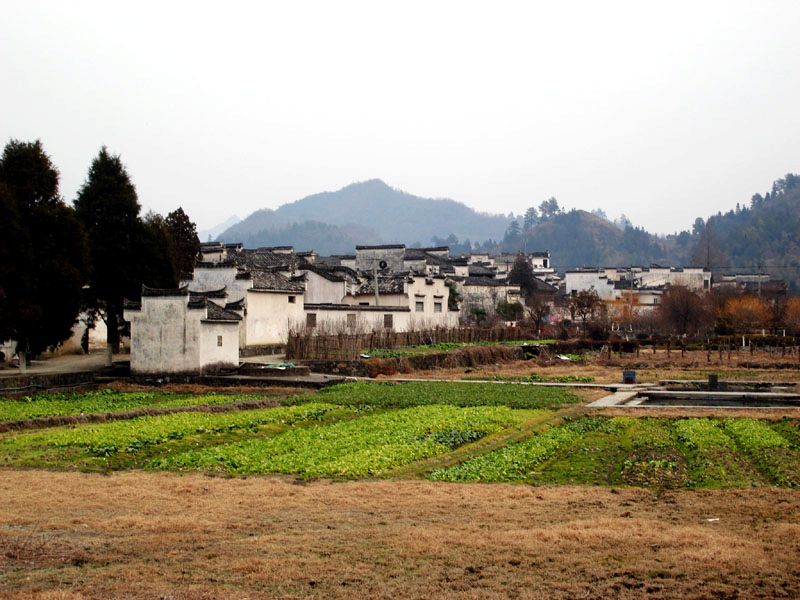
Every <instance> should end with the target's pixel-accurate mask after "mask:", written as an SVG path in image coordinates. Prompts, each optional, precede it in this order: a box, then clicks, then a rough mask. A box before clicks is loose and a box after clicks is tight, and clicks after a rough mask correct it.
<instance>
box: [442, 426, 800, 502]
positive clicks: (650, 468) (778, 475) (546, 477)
mask: <svg viewBox="0 0 800 600" xmlns="http://www.w3.org/2000/svg"><path fill="white" fill-rule="evenodd" d="M798 427H800V424H799V423H798V422H797V421H790V420H785V421H778V422H762V421H756V420H753V419H648V418H632V417H616V418H610V419H609V418H604V417H582V418H579V419H576V420H575V421H571V422H567V423H564V424H561V425H556V426H554V427H551V428H550V429H547V430H545V431H544V432H542V433H540V434H537V435H534V436H533V437H531V438H530V439H529V440H525V441H522V442H518V443H514V444H509V445H508V446H506V447H505V448H502V449H499V450H496V451H494V452H491V453H488V454H484V455H481V456H477V457H473V458H471V459H469V460H467V461H466V462H464V463H462V464H459V465H455V466H452V467H449V468H445V469H438V470H434V471H433V472H431V474H430V478H431V479H434V480H440V481H473V482H528V483H555V484H566V483H573V484H574V483H577V484H590V485H634V486H643V487H659V488H661V487H669V488H678V487H687V488H727V487H749V486H752V485H762V484H771V485H779V486H790V487H795V486H798V485H800V479H799V478H798V473H799V472H800V470H798V469H799V468H800V446H799V445H798V444H797V440H798Z"/></svg>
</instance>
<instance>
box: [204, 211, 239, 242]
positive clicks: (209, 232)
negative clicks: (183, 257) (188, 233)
mask: <svg viewBox="0 0 800 600" xmlns="http://www.w3.org/2000/svg"><path fill="white" fill-rule="evenodd" d="M239 221H241V219H240V218H239V217H237V216H236V215H231V216H230V217H228V218H227V219H225V220H224V221H223V222H222V223H219V224H217V225H214V227H212V228H210V229H203V230H201V231H198V232H197V237H198V238H200V241H201V242H210V241H212V240H215V239H217V236H218V235H219V234H220V233H222V232H223V231H225V230H226V229H228V228H230V227H233V226H234V225H236V223H238V222H239Z"/></svg>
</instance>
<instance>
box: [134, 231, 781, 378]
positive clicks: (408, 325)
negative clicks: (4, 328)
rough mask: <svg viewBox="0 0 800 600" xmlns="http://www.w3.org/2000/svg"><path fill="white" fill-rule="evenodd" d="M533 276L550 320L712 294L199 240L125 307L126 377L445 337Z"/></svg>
mask: <svg viewBox="0 0 800 600" xmlns="http://www.w3.org/2000/svg"><path fill="white" fill-rule="evenodd" d="M520 259H523V260H524V261H525V262H526V263H527V265H528V266H529V267H530V273H532V275H533V278H532V280H531V281H532V284H533V287H534V289H533V290H532V292H533V295H535V296H536V297H537V298H538V301H539V302H541V303H544V304H546V305H547V311H546V314H547V320H548V322H550V323H555V322H559V321H561V320H564V319H569V318H570V317H571V318H572V319H574V317H575V315H574V314H570V309H569V306H568V303H567V302H566V300H567V299H568V298H569V297H572V296H574V295H576V294H578V293H581V292H591V293H593V294H596V295H597V298H598V299H599V300H600V301H601V302H603V303H604V304H605V305H606V307H607V308H608V310H609V314H610V315H611V316H612V318H613V317H614V316H617V317H619V316H622V314H623V313H625V312H626V311H627V312H628V313H630V311H632V310H636V311H640V312H648V311H653V309H655V308H656V307H657V306H658V304H659V301H660V298H661V296H662V295H663V294H664V293H665V292H666V291H667V290H668V289H669V288H670V287H671V286H682V287H685V288H687V289H689V290H691V291H693V292H695V293H702V292H709V291H710V290H711V288H712V277H711V272H710V271H709V270H707V269H704V268H671V267H661V266H658V265H652V266H651V267H648V268H642V267H632V268H629V269H618V268H609V269H580V270H568V271H566V272H564V273H563V274H561V275H559V274H558V273H557V272H556V270H555V269H554V267H553V264H552V259H551V256H550V253H549V252H548V251H541V252H530V253H521V254H500V255H497V256H491V255H489V254H468V255H463V256H451V255H450V250H449V248H448V247H446V246H440V247H429V248H411V247H406V246H405V245H402V244H389V245H377V246H357V247H356V249H355V254H352V255H336V256H319V255H318V254H317V253H316V252H314V251H307V252H299V251H295V249H294V248H293V247H291V246H280V247H268V248H258V249H246V248H244V247H243V246H242V244H238V243H235V244H226V243H223V242H208V243H204V244H201V249H200V254H199V256H198V259H197V262H196V264H195V267H194V271H193V273H192V274H191V276H189V277H187V278H186V279H185V280H184V281H182V282H181V285H180V287H179V288H176V289H171V290H164V289H152V288H149V287H146V286H145V287H143V289H142V298H141V301H140V302H128V303H126V306H125V312H124V316H125V320H126V321H129V322H130V324H131V341H130V344H131V371H132V373H134V374H167V373H176V374H178V373H179V374H192V373H201V372H209V371H213V370H219V369H224V368H235V367H236V366H238V364H239V359H240V356H241V355H244V354H250V355H253V354H266V353H269V352H270V351H272V349H274V348H279V347H280V346H281V345H284V344H286V341H287V338H288V336H289V335H290V333H291V332H293V331H300V330H304V331H311V332H312V333H315V334H359V333H367V332H370V331H377V330H389V331H396V332H406V331H414V330H426V329H446V328H452V327H457V326H459V325H461V324H479V323H480V322H481V321H484V320H487V319H489V320H492V319H494V320H497V319H500V320H506V321H507V320H509V317H508V314H507V313H506V311H504V310H503V309H504V307H508V306H520V307H521V306H522V305H521V300H522V299H523V298H522V296H523V290H522V289H521V285H520V284H519V283H515V282H512V281H511V279H513V277H511V274H512V270H513V269H514V264H515V262H517V261H519V260H520ZM717 285H722V286H730V287H738V288H752V287H753V286H754V285H755V286H759V288H761V286H763V287H764V289H767V288H769V289H771V290H773V291H774V290H775V289H776V286H777V289H778V291H779V292H782V293H783V294H785V293H786V286H785V284H784V283H783V282H775V281H773V280H772V279H771V278H770V276H769V275H747V276H743V275H740V276H725V277H722V278H721V279H720V281H719V282H718V283H717Z"/></svg>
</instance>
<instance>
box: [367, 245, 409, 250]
mask: <svg viewBox="0 0 800 600" xmlns="http://www.w3.org/2000/svg"><path fill="white" fill-rule="evenodd" d="M405 247H406V245H405V244H380V245H378V246H356V250H401V249H403V248H405Z"/></svg>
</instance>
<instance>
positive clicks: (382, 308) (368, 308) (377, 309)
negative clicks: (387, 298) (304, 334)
mask: <svg viewBox="0 0 800 600" xmlns="http://www.w3.org/2000/svg"><path fill="white" fill-rule="evenodd" d="M303 308H304V309H305V310H344V311H347V312H362V311H363V312H411V309H410V308H409V307H408V306H360V305H357V304H304V305H303Z"/></svg>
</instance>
